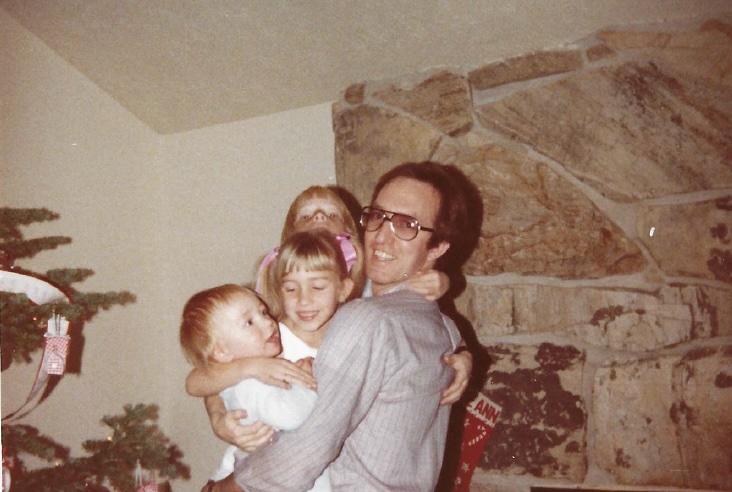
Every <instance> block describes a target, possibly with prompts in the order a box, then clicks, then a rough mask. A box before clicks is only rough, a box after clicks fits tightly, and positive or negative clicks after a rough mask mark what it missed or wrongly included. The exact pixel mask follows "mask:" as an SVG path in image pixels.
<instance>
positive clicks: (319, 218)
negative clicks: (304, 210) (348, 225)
mask: <svg viewBox="0 0 732 492" xmlns="http://www.w3.org/2000/svg"><path fill="white" fill-rule="evenodd" d="M327 218H328V217H327V216H326V215H325V212H323V211H322V210H316V211H315V213H314V214H313V220H314V221H315V222H323V221H325V220H326V219H327Z"/></svg>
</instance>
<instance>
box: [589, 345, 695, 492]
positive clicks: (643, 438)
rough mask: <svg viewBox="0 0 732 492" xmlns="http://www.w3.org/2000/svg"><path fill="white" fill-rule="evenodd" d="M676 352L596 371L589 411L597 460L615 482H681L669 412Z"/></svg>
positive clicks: (669, 483) (663, 483)
mask: <svg viewBox="0 0 732 492" xmlns="http://www.w3.org/2000/svg"><path fill="white" fill-rule="evenodd" d="M676 361H677V358H676V357H670V356H669V357H657V358H655V359H653V360H648V361H638V362H635V363H631V364H625V365H620V366H616V367H607V368H602V369H598V370H597V372H596V373H595V383H594V388H593V402H592V412H593V417H594V422H595V424H594V425H595V429H594V430H595V432H594V436H595V439H594V450H593V451H594V457H595V462H596V463H597V465H598V466H599V467H600V468H602V469H605V470H607V471H608V472H610V473H611V474H612V475H614V476H615V478H616V480H617V481H618V482H619V483H620V484H626V485H628V484H633V485H665V486H680V485H681V484H682V483H683V472H682V471H683V467H684V465H683V463H682V459H681V454H680V452H679V442H678V439H677V436H676V425H675V424H674V422H673V420H672V419H671V416H670V410H671V407H672V405H673V403H674V395H673V392H672V388H671V371H672V370H673V367H674V364H675V362H676Z"/></svg>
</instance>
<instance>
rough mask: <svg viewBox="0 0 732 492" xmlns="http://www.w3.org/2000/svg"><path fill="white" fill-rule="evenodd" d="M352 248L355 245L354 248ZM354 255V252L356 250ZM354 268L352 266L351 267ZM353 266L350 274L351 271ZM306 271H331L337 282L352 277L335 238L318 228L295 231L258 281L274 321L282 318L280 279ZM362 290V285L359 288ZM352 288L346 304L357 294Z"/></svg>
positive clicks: (358, 292) (358, 293)
mask: <svg viewBox="0 0 732 492" xmlns="http://www.w3.org/2000/svg"><path fill="white" fill-rule="evenodd" d="M354 246H355V245H354ZM357 254H359V253H358V251H357ZM355 266H356V265H355V264H354V265H353V267H355ZM353 267H352V268H351V272H353ZM296 270H303V271H306V272H320V271H331V272H335V274H336V275H337V276H338V278H339V279H341V280H344V279H346V278H349V277H351V278H353V277H352V275H351V273H349V271H348V267H347V266H346V260H345V259H344V257H343V252H342V251H341V246H340V243H339V241H338V239H336V237H335V236H334V235H333V234H331V233H330V232H328V231H326V230H322V229H316V230H313V231H303V232H296V233H294V234H292V235H290V237H289V238H288V239H287V240H286V241H285V242H284V244H282V246H281V247H280V251H279V254H278V256H277V259H276V260H275V261H273V262H272V264H271V265H270V268H269V269H268V271H267V275H266V276H265V277H264V278H263V282H262V296H263V297H264V299H265V300H266V302H267V304H268V305H269V308H270V313H271V314H272V315H273V316H274V317H275V319H281V318H282V316H283V315H284V307H283V305H282V302H281V300H280V291H281V288H282V280H283V279H284V277H285V276H286V275H287V274H288V273H290V272H293V271H296ZM360 288H361V289H363V285H361V286H360ZM360 292H361V291H360V290H358V291H357V290H356V289H355V288H354V289H352V290H351V294H350V295H349V296H348V298H347V299H346V301H350V300H351V299H353V298H354V297H357V296H359V295H360Z"/></svg>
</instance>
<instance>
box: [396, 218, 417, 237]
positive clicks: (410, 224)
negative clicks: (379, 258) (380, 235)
mask: <svg viewBox="0 0 732 492" xmlns="http://www.w3.org/2000/svg"><path fill="white" fill-rule="evenodd" d="M391 223H392V224H394V232H395V233H396V235H397V237H398V238H400V239H404V240H405V241H410V240H412V239H414V238H415V237H417V233H418V232H419V222H418V221H417V219H415V218H414V217H410V216H409V215H402V214H394V215H392V217H391Z"/></svg>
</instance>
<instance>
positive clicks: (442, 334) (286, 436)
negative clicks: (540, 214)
mask: <svg viewBox="0 0 732 492" xmlns="http://www.w3.org/2000/svg"><path fill="white" fill-rule="evenodd" d="M456 172H457V170H456V169H455V168H453V167H452V166H445V165H442V164H437V163H431V162H425V163H407V164H402V165H401V166H398V167H396V168H394V169H392V170H391V171H389V172H388V173H386V174H385V175H384V176H382V178H381V179H380V180H379V182H378V184H377V185H376V189H375V190H374V194H373V197H372V200H371V205H370V206H369V207H365V208H364V210H363V214H362V218H361V221H362V224H363V226H364V229H365V244H364V254H365V258H364V260H365V267H366V274H367V277H368V278H369V280H370V287H371V291H372V294H373V297H371V298H365V299H360V300H356V301H353V302H351V303H349V304H347V305H345V306H343V307H342V308H341V309H340V310H339V311H338V313H336V315H335V316H334V317H333V319H332V321H331V323H330V325H329V328H328V334H327V335H326V338H325V340H324V341H323V344H322V346H321V348H320V351H319V352H318V356H317V357H316V361H315V364H314V368H313V370H314V375H315V377H316V379H317V381H318V403H317V405H316V407H315V409H314V411H313V413H312V415H311V416H310V417H309V418H308V420H307V421H306V422H305V423H304V424H303V425H302V426H301V427H300V428H299V429H297V430H295V431H290V432H283V433H280V434H279V436H278V439H277V441H276V442H274V443H273V444H271V445H268V446H266V447H264V448H263V449H261V450H260V451H257V452H256V453H254V454H252V455H251V456H250V457H249V458H247V459H246V460H245V461H242V462H240V463H238V464H237V467H236V469H235V472H234V474H233V475H231V476H229V477H228V478H227V479H225V480H223V481H221V482H217V483H216V484H213V485H210V486H207V487H205V488H204V490H210V491H215V492H218V491H241V490H246V491H250V492H256V491H267V492H273V491H303V490H307V489H308V488H310V486H311V485H312V483H313V481H314V480H315V478H317V477H318V476H319V475H320V474H321V472H322V471H323V469H325V467H326V466H329V465H330V477H331V485H332V488H333V490H337V491H345V490H353V491H365V490H395V489H398V490H415V491H432V490H433V489H434V487H435V484H436V483H437V479H438V476H439V472H440V465H441V463H442V458H443V453H444V448H445V437H446V432H447V424H448V418H449V412H450V408H449V407H448V406H440V400H441V390H442V388H445V387H446V386H448V384H449V383H450V382H451V381H452V377H453V371H452V369H451V368H450V367H449V366H447V365H445V364H441V363H439V361H440V360H441V359H442V358H443V357H444V356H446V355H448V354H451V353H452V352H453V351H454V350H455V348H456V347H457V345H458V343H459V340H460V335H459V333H458V332H457V329H456V328H455V326H454V324H452V323H449V322H447V323H446V322H445V320H444V319H443V317H442V315H441V314H440V311H439V308H438V306H437V304H436V303H434V302H430V301H427V300H425V299H424V298H423V297H422V296H420V295H418V294H415V293H413V292H410V291H408V290H406V289H401V288H400V286H401V284H402V283H403V282H404V281H405V280H406V279H408V278H409V277H410V276H411V275H413V274H414V273H416V272H418V271H422V270H426V269H430V268H433V267H434V265H435V263H436V262H437V260H438V259H440V258H441V257H442V256H443V255H445V254H446V253H447V251H448V250H449V248H450V247H451V245H452V244H455V243H459V242H460V241H461V238H462V236H463V234H462V233H463V232H464V231H465V227H466V225H467V213H468V211H467V204H466V202H465V200H464V199H463V198H462V196H463V194H462V192H461V191H462V190H461V189H460V188H459V184H458V181H457V180H456V179H455V178H454V173H456ZM387 222H388V224H387Z"/></svg>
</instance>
